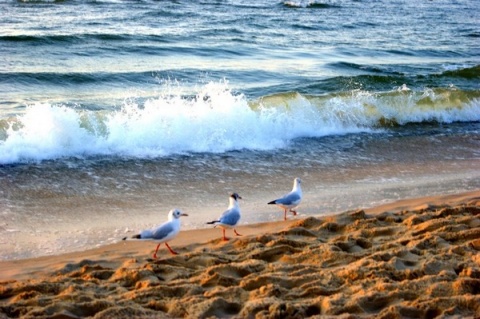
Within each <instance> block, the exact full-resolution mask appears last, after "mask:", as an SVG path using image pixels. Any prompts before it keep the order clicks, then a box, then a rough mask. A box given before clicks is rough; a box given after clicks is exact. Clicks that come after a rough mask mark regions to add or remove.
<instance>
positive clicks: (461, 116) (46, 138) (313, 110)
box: [0, 82, 480, 164]
mask: <svg viewBox="0 0 480 319" xmlns="http://www.w3.org/2000/svg"><path fill="white" fill-rule="evenodd" d="M170 93H171V91H169V94H164V95H160V96H159V97H158V98H155V99H150V100H147V101H145V102H144V103H143V104H142V105H138V104H136V102H135V100H130V101H129V102H125V104H124V105H123V107H121V108H120V109H119V110H115V111H87V110H81V109H75V108H71V107H67V106H63V105H52V104H48V103H39V104H35V105H31V106H29V107H28V109H27V110H26V112H25V113H24V114H22V115H19V116H18V117H17V118H16V119H15V120H14V121H13V122H12V125H10V127H9V128H8V129H7V131H6V134H5V136H6V138H5V139H4V140H0V163H3V164H6V163H16V162H24V161H40V160H45V159H55V158H59V157H69V156H76V157H82V156H91V155H120V156H133V157H156V156H167V155H170V154H181V153H190V152H214V153H218V152H226V151H230V150H241V149H251V150H271V149H277V148H282V147H285V146H286V145H287V144H288V143H289V142H290V141H291V140H292V139H295V138H298V137H318V136H325V135H332V134H345V133H354V132H359V131H366V130H367V131H368V130H372V129H374V128H375V127H377V126H378V123H379V121H380V120H381V119H387V120H394V121H396V122H397V123H400V124H404V123H410V122H422V121H439V122H447V123H448V122H453V121H474V120H477V121H478V120H480V103H479V101H478V100H474V101H471V102H470V103H467V104H465V103H464V104H465V105H464V104H462V105H456V106H453V107H452V106H451V105H449V104H448V103H449V102H448V99H447V102H444V100H445V99H444V98H443V97H442V96H438V94H435V92H433V91H428V90H426V91H425V92H423V93H422V94H418V93H412V92H405V91H402V92H393V93H392V94H384V95H376V94H371V93H368V92H362V91H358V92H353V93H352V94H351V95H348V96H329V97H324V98H318V97H305V96H302V95H300V94H283V95H282V94H280V95H277V96H273V97H264V98H262V99H260V100H259V101H258V102H252V101H250V102H249V101H248V99H247V98H246V97H245V96H244V95H241V94H234V93H232V91H231V90H230V88H229V87H228V83H226V82H221V83H210V84H207V85H205V86H204V87H202V88H201V89H200V90H199V93H198V94H197V95H196V96H195V97H190V98H186V97H184V96H181V95H176V94H170ZM422 100H428V101H429V102H428V103H430V104H431V103H433V104H434V107H431V106H429V105H427V106H422V105H421V103H420V104H419V101H422ZM428 103H427V104H428Z"/></svg>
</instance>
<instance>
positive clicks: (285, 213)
mask: <svg viewBox="0 0 480 319" xmlns="http://www.w3.org/2000/svg"><path fill="white" fill-rule="evenodd" d="M283 220H287V210H286V209H285V211H284V215H283Z"/></svg>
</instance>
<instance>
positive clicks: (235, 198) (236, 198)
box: [230, 193, 242, 201]
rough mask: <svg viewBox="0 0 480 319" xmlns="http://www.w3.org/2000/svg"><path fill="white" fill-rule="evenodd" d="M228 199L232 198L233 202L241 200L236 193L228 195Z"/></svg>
mask: <svg viewBox="0 0 480 319" xmlns="http://www.w3.org/2000/svg"><path fill="white" fill-rule="evenodd" d="M230 198H233V199H234V200H235V201H237V200H239V199H242V198H241V197H240V195H238V194H237V193H232V194H230Z"/></svg>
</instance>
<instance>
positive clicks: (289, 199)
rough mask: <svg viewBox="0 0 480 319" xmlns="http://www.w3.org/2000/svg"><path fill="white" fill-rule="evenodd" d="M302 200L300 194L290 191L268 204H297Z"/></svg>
mask: <svg viewBox="0 0 480 319" xmlns="http://www.w3.org/2000/svg"><path fill="white" fill-rule="evenodd" d="M301 200H302V198H301V196H300V194H298V193H297V192H291V193H288V194H287V195H285V196H283V197H282V198H279V199H276V200H274V201H271V202H270V203H269V204H281V205H298V204H299V203H300V201H301Z"/></svg>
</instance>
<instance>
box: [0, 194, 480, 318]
mask: <svg viewBox="0 0 480 319" xmlns="http://www.w3.org/2000/svg"><path fill="white" fill-rule="evenodd" d="M237 230H238V232H239V233H241V234H242V235H243V236H241V237H236V236H235V237H233V238H231V239H230V240H229V241H227V242H225V241H222V240H221V231H220V229H202V230H191V231H183V232H181V233H180V234H179V236H178V237H177V238H175V239H174V240H172V241H171V242H170V246H171V247H172V248H173V249H174V250H176V251H177V252H178V253H179V255H177V256H172V255H170V254H169V253H168V251H167V250H166V248H165V247H164V246H163V245H162V246H161V248H160V250H159V254H158V257H159V258H157V259H156V260H153V259H152V257H151V256H152V253H153V250H154V248H155V247H156V244H155V243H153V242H133V241H123V242H119V243H117V244H113V245H108V246H104V247H101V248H98V249H93V250H86V251H83V252H75V253H69V254H63V255H58V256H47V257H40V258H34V259H25V260H15V261H3V262H0V318H20V317H21V318H33V317H35V318H85V317H94V318H133V317H138V318H140V317H142V318H185V317H186V318H208V317H218V318H306V317H311V318H330V317H332V318H333V317H335V318H372V317H375V318H477V317H480V190H479V191H474V192H469V193H464V194H457V195H446V196H436V197H427V198H417V199H406V200H402V201H398V202H395V203H392V204H388V205H383V206H379V207H374V208H369V209H359V210H357V211H349V212H344V213H341V214H336V215H332V216H327V217H307V218H303V219H300V218H297V219H291V220H289V221H281V222H273V223H262V224H256V225H248V226H240V227H238V228H237ZM227 234H228V235H230V236H232V235H233V232H232V231H227Z"/></svg>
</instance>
